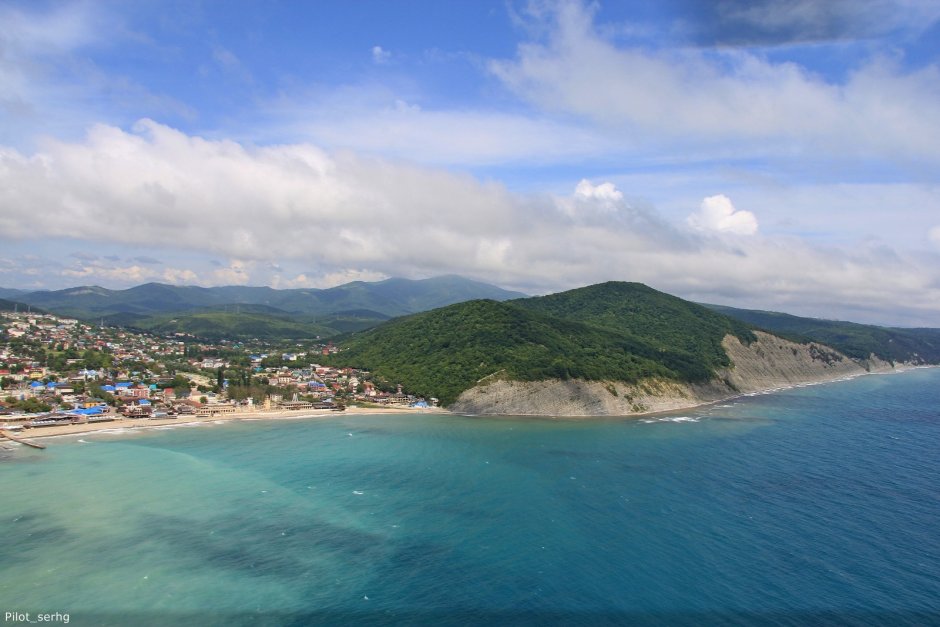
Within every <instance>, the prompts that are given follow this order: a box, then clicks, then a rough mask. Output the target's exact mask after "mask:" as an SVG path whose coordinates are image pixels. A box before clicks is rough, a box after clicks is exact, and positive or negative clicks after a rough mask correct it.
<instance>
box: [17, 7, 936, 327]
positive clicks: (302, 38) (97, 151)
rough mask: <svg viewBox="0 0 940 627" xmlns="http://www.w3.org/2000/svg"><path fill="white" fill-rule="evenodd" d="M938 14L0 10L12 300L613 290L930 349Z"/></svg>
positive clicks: (895, 10) (923, 10) (906, 10)
mask: <svg viewBox="0 0 940 627" xmlns="http://www.w3.org/2000/svg"><path fill="white" fill-rule="evenodd" d="M938 105H940V3H938V2H936V1H935V0H819V1H817V0H716V1H714V2H699V1H695V0H661V1H659V2H641V1H639V0H636V1H630V2H596V3H585V2H580V1H575V0H559V1H551V0H545V1H540V0H533V1H531V2H528V1H523V0H506V1H503V0H500V1H488V0H451V1H448V2H438V1H433V0H421V1H419V0H400V1H396V2H379V1H376V0H360V1H357V2H304V1H290V2H289V1H277V0H253V1H238V0H219V1H210V0H205V1H197V0H178V1H177V0H135V1H134V2H124V1H114V2H109V1H106V0H101V1H95V2H91V1H56V2H46V1H43V0H29V1H16V0H13V1H10V0H6V1H3V0H0V287H6V288H19V289H29V290H33V289H60V288H64V287H71V286H76V285H101V286H104V287H109V288H125V287H130V286H133V285H137V284H140V283H144V282H148V281H158V282H165V283H173V284H180V285H203V286H213V285H269V286H272V287H276V288H289V287H330V286H333V285H338V284H341V283H345V282H348V281H353V280H367V281H372V280H380V279H384V278H387V277H392V276H397V277H406V278H415V279H418V278H426V277H431V276H438V275H442V274H460V275H463V276H466V277H469V278H472V279H477V280H481V281H485V282H488V283H493V284H496V285H500V286H502V287H506V288H508V289H515V290H520V291H523V292H526V293H529V294H545V293H550V292H556V291H560V290H564V289H569V288H573V287H579V286H583V285H588V284H592V283H597V282H601V281H608V280H623V281H640V282H643V283H646V284H648V285H650V286H652V287H654V288H656V289H660V290H663V291H666V292H669V293H672V294H676V295H678V296H681V297H684V298H690V299H693V300H696V301H700V302H712V303H719V304H726V305H732V306H739V307H748V308H759V309H770V310H777V311H786V312H789V313H794V314H799V315H810V316H816V317H825V318H837V319H847V320H854V321H859V322H870V323H878V324H889V325H902V326H934V327H940V106H938Z"/></svg>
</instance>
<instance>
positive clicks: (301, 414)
mask: <svg viewBox="0 0 940 627" xmlns="http://www.w3.org/2000/svg"><path fill="white" fill-rule="evenodd" d="M416 413H450V412H448V411H447V410H446V409H443V408H440V407H434V408H427V409H425V408H421V409H412V408H391V407H347V408H346V409H345V410H344V411H341V412H340V411H334V410H332V409H309V410H302V411H301V410H282V411H240V412H234V413H228V414H219V415H216V416H200V417H196V416H187V417H185V418H184V417H180V418H162V419H151V418H124V417H121V418H115V419H114V420H109V421H106V422H92V423H83V424H74V425H55V426H48V427H33V428H31V429H22V430H18V431H16V432H15V435H16V436H17V437H20V438H23V439H24V440H39V439H43V438H59V437H69V436H75V435H85V434H89V433H108V432H112V434H118V433H121V434H126V433H127V432H136V431H147V430H149V429H157V428H160V427H184V426H193V425H201V424H217V423H220V422H239V421H263V420H301V419H321V418H328V417H333V416H343V415H357V416H361V415H375V414H416ZM0 430H3V427H0ZM0 443H2V444H7V443H11V442H10V440H8V439H6V438H5V437H2V436H0Z"/></svg>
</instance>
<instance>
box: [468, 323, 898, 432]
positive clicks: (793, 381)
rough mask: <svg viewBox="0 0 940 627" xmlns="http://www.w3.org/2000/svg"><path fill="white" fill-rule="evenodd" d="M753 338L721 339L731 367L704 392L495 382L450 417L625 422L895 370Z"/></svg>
mask: <svg viewBox="0 0 940 627" xmlns="http://www.w3.org/2000/svg"><path fill="white" fill-rule="evenodd" d="M756 334H757V338H758V339H757V341H756V342H752V343H751V344H750V345H748V346H745V345H744V344H742V343H741V342H740V341H739V340H738V339H737V338H736V337H733V336H731V335H729V336H727V337H725V339H724V342H723V343H722V345H723V346H724V349H725V351H726V352H727V354H728V356H729V357H730V358H731V361H732V362H733V364H734V365H733V366H732V367H731V368H728V369H726V370H723V371H721V372H719V373H718V375H717V376H716V377H715V379H714V380H712V381H710V382H709V383H706V384H686V383H678V382H676V381H668V380H664V379H647V380H645V381H641V382H640V383H638V384H632V385H628V384H626V383H622V382H616V381H582V380H569V381H559V380H546V381H531V382H522V381H506V380H497V381H492V382H490V383H487V384H484V385H478V386H476V387H474V388H472V389H470V390H467V391H466V392H464V393H463V394H461V395H460V397H459V398H458V399H457V402H456V403H454V405H453V406H452V407H451V409H452V410H453V411H455V412H458V413H467V414H490V415H495V414H501V415H515V416H519V415H529V416H532V415H538V416H629V415H632V414H642V413H649V412H659V411H670V410H675V409H682V408H686V407H693V406H695V405H700V404H702V403H709V402H713V401H717V400H721V399H724V398H729V397H731V396H735V395H737V394H742V393H747V392H757V391H763V390H770V389H775V388H780V387H787V386H792V385H797V384H801V383H814V382H820V381H831V380H833V379H840V378H843V377H850V376H855V375H859V374H864V373H866V372H871V371H878V372H885V371H889V370H893V368H894V366H893V365H892V364H890V363H887V362H882V361H880V360H877V359H872V360H869V361H866V362H863V363H860V362H857V361H855V360H853V359H850V358H849V357H847V356H845V355H843V354H842V353H840V352H838V351H836V350H834V349H832V348H829V347H827V346H823V345H821V344H815V343H813V344H797V343H795V342H790V341H788V340H784V339H782V338H779V337H776V336H774V335H771V334H769V333H763V332H761V331H757V332H756Z"/></svg>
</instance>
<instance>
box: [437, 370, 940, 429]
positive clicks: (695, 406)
mask: <svg viewBox="0 0 940 627" xmlns="http://www.w3.org/2000/svg"><path fill="white" fill-rule="evenodd" d="M933 368H940V364H927V365H902V366H899V367H896V368H893V369H891V370H876V371H873V372H858V373H853V374H847V375H840V376H835V377H832V378H829V379H819V380H814V381H802V382H798V383H789V384H785V385H778V386H774V387H769V388H762V389H759V390H750V391H747V392H736V393H734V394H730V395H728V396H723V397H720V398H714V399H709V400H698V401H696V402H694V403H690V404H688V405H679V406H675V407H670V408H668V409H657V410H653V411H644V412H637V413H630V414H594V415H576V414H540V413H510V412H504V413H498V414H496V413H493V414H489V413H479V414H477V413H471V412H453V411H450V412H448V411H447V410H446V409H445V410H442V411H443V412H445V413H450V414H453V415H456V416H466V417H468V418H494V417H498V416H504V417H506V418H533V419H544V420H555V419H559V420H575V421H580V420H598V419H603V420H632V419H637V418H648V417H651V416H652V417H656V416H668V415H671V414H675V413H679V412H684V411H688V410H690V409H699V408H701V407H708V406H710V405H717V404H719V403H727V402H729V401H734V400H736V399H742V398H748V397H752V396H764V395H767V394H776V393H777V392H785V391H787V390H794V389H798V388H805V387H812V386H816V385H827V384H831V383H843V382H846V381H852V380H854V379H858V378H860V377H865V376H870V375H891V374H903V373H905V372H910V371H911V370H927V369H933Z"/></svg>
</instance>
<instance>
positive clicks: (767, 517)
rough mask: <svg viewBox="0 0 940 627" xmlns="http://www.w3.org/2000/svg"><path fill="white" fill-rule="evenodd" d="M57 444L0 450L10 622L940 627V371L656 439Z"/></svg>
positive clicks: (433, 431)
mask: <svg viewBox="0 0 940 627" xmlns="http://www.w3.org/2000/svg"><path fill="white" fill-rule="evenodd" d="M46 442H47V443H48V444H49V448H48V449H47V450H45V451H33V450H31V449H25V448H23V447H16V448H15V450H12V451H7V450H0V473H2V475H0V477H2V486H3V490H2V511H0V614H2V613H4V612H7V611H21V612H27V611H28V612H31V613H32V614H33V616H35V615H36V614H37V613H39V612H62V613H68V614H69V617H70V624H73V625H76V624H95V625H98V624H114V625H125V624H199V625H206V624H220V625H222V624H225V625H230V624H260V625H265V624H272V625H281V624H296V625H302V624H311V623H335V624H352V623H374V624H385V623H390V624H396V623H397V624H420V623H427V624H500V623H515V624H547V623H562V624H584V625H595V624H621V623H633V624H663V625H669V624H702V625H717V624H742V625H747V624H764V623H766V624H782V625H788V624H792V625H804V624H864V625H876V624H884V625H901V624H911V625H924V624H940V464H938V462H940V370H938V369H930V370H917V371H912V372H907V373H904V374H898V375H884V376H880V375H879V376H867V377H861V378H858V379H854V380H852V381H847V382H840V383H834V384H827V385H819V386H812V387H805V388H799V389H793V390H787V391H783V392H779V393H775V394H769V395H761V396H754V397H747V398H741V399H737V400H735V401H733V402H729V403H725V404H722V405H718V406H712V407H708V408H703V409H701V410H694V411H691V410H690V411H686V412H683V413H681V414H676V415H670V416H661V417H657V418H646V419H641V420H637V419H630V420H626V419H618V420H610V419H600V420H592V421H584V420H580V421H579V420H561V421H558V420H555V421H553V420H536V419H511V418H501V419H496V418H470V417H460V416H449V415H413V416H411V415H409V416H337V417H330V418H327V419H316V420H288V421H277V422H271V421H258V422H239V423H226V424H219V425H208V426H201V427H178V428H174V429H170V430H150V431H147V432H145V433H134V434H129V435H128V434H125V435H108V434H93V435H84V436H82V437H80V438H78V437H71V438H58V439H54V440H47V441H46ZM6 624H12V623H10V622H7V623H6Z"/></svg>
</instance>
